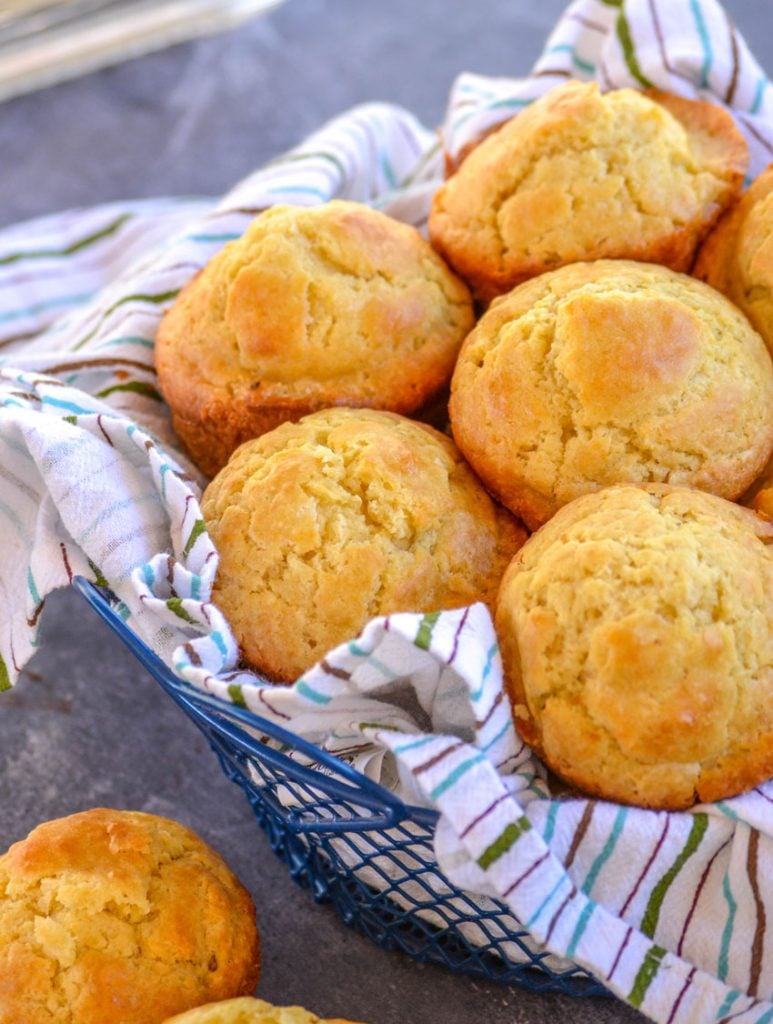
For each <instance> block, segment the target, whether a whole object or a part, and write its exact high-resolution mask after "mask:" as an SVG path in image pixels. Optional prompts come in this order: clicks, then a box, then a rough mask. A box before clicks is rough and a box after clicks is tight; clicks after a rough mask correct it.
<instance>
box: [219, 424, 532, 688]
mask: <svg viewBox="0 0 773 1024" xmlns="http://www.w3.org/2000/svg"><path fill="white" fill-rule="evenodd" d="M201 507H202V514H203V516H204V520H205V522H206V525H207V529H208V531H209V534H210V536H211V538H212V541H213V543H214V544H215V547H216V548H217V550H218V553H219V558H220V560H219V563H218V570H217V575H216V579H215V584H214V588H213V594H212V599H213V601H214V602H215V603H216V604H217V605H218V607H219V608H220V609H221V610H222V612H223V613H224V615H225V616H226V618H227V619H228V621H229V623H230V625H231V627H232V629H233V631H234V634H235V636H236V637H237V639H238V641H239V643H240V645H241V648H242V653H243V655H244V657H245V659H246V660H247V661H248V662H250V663H251V664H252V665H253V666H254V667H255V668H257V669H258V670H259V671H260V672H263V673H264V674H265V675H267V676H269V677H270V678H272V679H276V680H279V681H284V682H290V681H292V680H294V679H295V678H296V677H297V676H299V675H301V673H303V672H304V671H305V670H306V669H308V668H310V667H311V665H313V664H314V662H315V661H317V660H318V659H319V658H321V657H322V656H323V655H324V654H325V653H326V652H327V651H328V650H329V649H330V648H332V647H335V646H336V645H337V644H339V643H342V642H343V641H345V640H349V639H351V638H352V637H354V636H356V635H357V634H358V633H359V632H360V630H361V629H362V628H363V626H364V625H365V623H366V622H367V621H368V619H370V618H372V617H374V616H377V615H387V614H391V613H392V612H399V611H412V612H430V611H438V610H441V609H447V608H458V607H461V606H463V605H466V604H471V603H472V602H474V601H485V602H487V603H488V604H489V605H490V606H493V601H494V597H495V595H496V591H497V587H498V586H499V581H500V578H501V576H502V573H503V572H504V570H505V567H506V566H507V564H508V562H509V561H510V559H511V558H512V556H513V555H514V554H515V552H516V551H517V550H518V548H519V546H520V545H521V544H522V543H523V541H524V540H525V537H526V534H525V531H524V530H523V528H522V527H521V526H520V525H519V524H518V523H516V522H515V520H513V519H512V518H511V516H510V515H509V513H507V512H506V511H505V510H504V509H502V508H500V507H498V506H497V505H495V503H494V502H493V501H492V500H491V498H490V497H489V496H488V494H487V493H486V491H485V490H484V489H483V487H482V485H481V484H480V482H479V481H478V479H477V478H476V477H475V475H474V474H473V473H472V471H471V470H470V469H469V467H468V466H467V464H466V462H465V461H464V459H463V458H462V456H461V455H460V453H459V452H458V450H457V448H456V446H455V445H454V444H453V442H452V441H450V440H449V439H448V438H447V437H445V436H444V435H443V434H440V433H438V432H437V431H436V430H434V429H433V428H431V427H428V426H426V425H424V424H421V423H417V422H415V421H413V420H408V419H406V418H405V417H402V416H398V415H396V414H394V413H387V412H378V411H375V410H367V409H360V410H354V409H328V410H324V411H322V412H318V413H313V414H312V415H310V416H307V417H305V418H304V419H302V420H301V421H300V422H299V423H286V424H283V425H282V426H281V427H277V428H276V429H275V430H273V431H271V432H270V433H268V434H264V435H263V436H262V437H259V438H256V439H255V440H253V441H250V442H247V443H246V444H244V445H242V447H241V448H239V449H238V451H237V452H236V453H235V454H234V455H233V456H232V458H231V460H230V461H229V463H228V465H227V466H226V467H225V468H224V469H223V470H222V471H221V472H220V473H219V474H218V475H217V476H216V477H215V479H214V480H213V481H212V482H211V483H210V485H209V486H208V488H207V489H206V491H205V493H204V496H203V498H202V506H201Z"/></svg>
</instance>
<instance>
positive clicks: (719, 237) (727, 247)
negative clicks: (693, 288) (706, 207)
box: [693, 164, 773, 352]
mask: <svg viewBox="0 0 773 1024" xmlns="http://www.w3.org/2000/svg"><path fill="white" fill-rule="evenodd" d="M693 273H694V274H695V276H696V277H699V278H701V280H703V281H707V282H708V283H709V284H710V285H712V286H713V287H714V288H717V289H718V290H719V291H721V292H722V293H723V294H724V295H727V297H728V298H729V299H732V300H733V302H734V303H735V304H736V305H737V306H740V308H741V309H742V310H743V311H744V313H746V315H747V316H748V317H749V319H750V320H751V322H752V323H753V324H754V326H755V327H756V328H757V330H758V331H759V332H760V334H761V335H762V337H763V338H764V339H765V341H766V343H767V345H768V348H769V349H770V350H771V352H773V164H771V165H770V167H768V168H767V169H766V170H765V171H763V172H762V174H761V175H760V176H759V177H758V178H755V180H754V181H753V182H752V184H751V185H750V186H749V188H748V189H747V190H746V191H745V192H744V193H743V195H742V196H741V198H740V200H739V201H738V203H736V205H735V206H734V207H733V208H732V209H731V210H730V211H729V212H728V213H726V214H725V216H724V217H723V218H722V219H721V220H720V222H719V224H718V225H717V226H716V228H715V229H714V230H713V231H712V232H711V234H710V235H709V237H708V238H707V239H706V241H705V242H704V244H703V246H702V248H701V250H700V252H699V253H698V259H697V260H696V262H695V270H694V271H693Z"/></svg>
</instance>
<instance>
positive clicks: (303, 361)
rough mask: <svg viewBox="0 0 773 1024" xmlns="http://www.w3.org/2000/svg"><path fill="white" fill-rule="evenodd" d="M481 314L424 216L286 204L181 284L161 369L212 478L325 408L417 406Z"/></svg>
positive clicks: (161, 343) (179, 424)
mask: <svg viewBox="0 0 773 1024" xmlns="http://www.w3.org/2000/svg"><path fill="white" fill-rule="evenodd" d="M473 322H474V321H473V312H472V301H471V298H470V294H469V292H468V290H467V287H466V286H465V285H464V284H463V283H462V282H461V281H460V280H459V279H458V278H457V277H456V276H455V275H454V274H452V273H451V271H450V270H449V269H448V267H447V266H446V265H445V263H444V262H443V260H442V259H441V258H440V257H439V256H438V255H437V254H436V253H435V251H434V250H433V249H432V247H431V246H430V245H429V243H428V242H426V241H425V240H424V239H423V238H422V237H421V235H420V234H419V233H418V231H416V229H415V228H412V227H409V226H408V225H406V224H401V223H399V222H398V221H396V220H392V219H391V218H390V217H387V216H385V215H384V214H382V213H379V212H378V211H376V210H372V209H370V208H369V207H367V206H363V205H360V204H359V203H350V202H342V201H333V202H330V203H325V204H324V205H323V206H316V207H313V208H310V209H309V208H305V207H296V206H275V207H273V208H272V209H270V210H267V211H265V212H264V213H262V214H261V215H260V216H259V217H257V218H256V219H255V220H254V221H253V223H252V224H251V226H250V227H249V228H248V230H247V231H246V233H245V234H244V236H243V237H242V238H240V239H238V240H236V241H234V242H230V243H229V244H228V245H226V246H225V248H224V249H222V250H221V251H220V253H219V254H218V255H217V256H215V257H214V259H213V260H211V262H210V263H209V264H208V265H207V266H206V267H205V268H204V270H203V271H202V272H201V273H200V274H199V275H197V276H196V277H195V278H194V279H193V280H192V281H191V282H190V283H189V284H188V285H187V286H186V287H185V288H184V289H183V290H182V292H181V293H180V295H179V297H178V298H177V300H176V302H175V303H174V305H173V306H172V308H171V309H170V310H169V312H168V313H167V315H166V316H165V317H164V319H163V321H162V323H161V327H160V329H159V332H158V337H157V339H156V353H155V359H156V369H157V371H158V377H159V383H160V386H161V390H162V391H163V394H164V397H165V398H166V400H167V402H168V403H169V405H170V406H171V409H172V423H173V425H174V428H175V431H176V432H177V434H178V436H179V438H180V440H181V441H182V442H183V444H184V445H185V447H186V448H187V449H188V451H189V452H190V454H191V456H192V458H193V460H194V462H196V464H197V465H198V466H199V468H200V469H202V470H203V471H204V472H205V473H207V474H208V475H210V476H211V475H213V474H214V473H215V472H216V471H217V470H218V469H220V468H221V467H222V466H223V465H225V463H226V461H227V459H228V457H229V455H230V454H231V452H232V451H233V450H234V449H235V448H236V447H237V446H238V445H239V444H241V443H242V442H243V441H246V440H248V439H249V438H251V437H257V436H258V435H260V434H262V433H264V432H265V431H267V430H271V429H272V428H273V427H276V426H278V425H279V424H280V423H284V422H285V421H287V420H297V419H300V418H301V416H304V415H306V414H307V413H309V412H313V411H314V410H316V409H322V408H326V407H328V406H336V405H350V406H368V407H374V408H380V409H392V410H394V411H395V412H401V413H410V412H414V411H415V410H417V409H419V408H420V407H421V406H422V405H423V404H424V403H425V402H427V401H428V400H429V399H430V398H431V397H432V396H433V395H434V394H435V392H437V391H438V390H439V389H441V388H442V387H443V386H444V385H446V384H447V383H448V380H449V379H450V377H451V371H452V370H453V365H454V361H455V359H456V355H457V353H458V351H459V346H460V345H461V343H462V340H463V339H464V336H465V335H466V334H467V332H468V331H469V330H470V328H471V327H472V325H473Z"/></svg>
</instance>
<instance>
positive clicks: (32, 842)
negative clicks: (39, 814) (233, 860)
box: [0, 808, 259, 1024]
mask: <svg viewBox="0 0 773 1024" xmlns="http://www.w3.org/2000/svg"><path fill="white" fill-rule="evenodd" d="M258 973H259V943H258V933H257V929H256V927H255V911H254V907H253V905H252V900H251V899H250V896H249V894H248V893H247V891H246V890H245V889H244V888H243V887H242V885H241V884H240V883H239V881H238V879H237V878H236V877H235V876H234V875H233V874H232V872H231V871H230V870H229V869H228V867H227V866H226V864H225V863H224V862H223V861H222V860H221V858H220V857H219V856H218V855H217V854H216V853H215V852H214V850H212V849H210V847H208V846H207V845H206V844H205V843H204V842H203V841H202V840H201V839H200V838H199V837H198V836H197V835H195V834H194V833H193V832H191V831H189V830H188V829H187V828H184V827H183V826H182V825H179V824H177V822H174V821H168V820H167V819H165V818H159V817H156V816H155V815H151V814H142V813H139V812H133V811H116V810H110V809H105V808H98V809H95V810H90V811H84V812H83V813H81V814H73V815H71V816H70V817H67V818H60V819H57V820H55V821H49V822H46V823H45V824H43V825H39V826H38V827H37V828H35V829H33V831H32V832H30V834H29V835H28V836H27V838H26V839H23V840H21V841H20V842H18V843H15V844H14V845H13V846H11V847H10V849H9V850H8V851H7V852H6V853H5V854H4V855H3V856H2V857H0V1022H1V1024H23V1022H28V1024H32V1022H34V1024H107V1022H108V1021H111V1022H115V1024H158V1022H159V1021H161V1020H164V1018H166V1017H168V1016H169V1015H170V1014H173V1013H178V1012H180V1011H181V1010H185V1009H188V1008H189V1007H191V1006H196V1005H198V1004H200V1003H202V1002H205V1001H206V1000H213V999H225V998H230V997H232V996H237V995H243V994H247V993H249V992H252V990H253V988H254V987H255V984H256V982H257V980H258Z"/></svg>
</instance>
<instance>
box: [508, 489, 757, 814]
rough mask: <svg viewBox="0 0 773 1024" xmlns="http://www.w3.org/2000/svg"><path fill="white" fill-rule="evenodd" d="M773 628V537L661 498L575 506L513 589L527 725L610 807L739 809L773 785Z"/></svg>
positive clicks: (515, 666) (718, 508) (545, 533)
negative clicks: (732, 800)
mask: <svg viewBox="0 0 773 1024" xmlns="http://www.w3.org/2000/svg"><path fill="white" fill-rule="evenodd" d="M772 621H773V524H771V523H768V522H766V521H765V520H763V519H762V518H761V517H759V516H756V515H755V514H754V513H752V512H750V511H749V510H748V509H744V508H741V507H740V506H738V505H734V504H732V503H731V502H727V501H724V500H723V499H721V498H716V497H714V496H713V495H709V494H705V493H703V492H701V491H694V490H688V489H683V488H672V487H667V486H664V485H647V486H643V487H634V486H630V485H626V486H621V487H613V488H608V489H606V490H604V491H599V492H597V493H595V494H589V495H586V496H585V497H582V498H578V499H577V500H576V501H574V502H572V503H571V504H570V505H567V506H565V507H564V508H563V509H561V511H560V512H558V513H557V514H556V515H555V516H554V518H553V519H551V520H550V522H549V523H548V524H547V525H546V526H544V527H543V528H542V529H541V530H539V531H538V532H537V533H535V534H533V535H532V537H531V538H530V539H529V540H528V541H527V543H526V544H525V545H524V546H523V547H522V548H521V550H520V552H519V553H518V555H517V556H516V557H515V558H514V559H513V562H512V564H511V565H510V567H509V568H508V570H507V572H506V573H505V576H504V578H503V580H502V587H501V589H500V593H499V598H498V601H497V611H496V629H497V636H498V638H499V642H500V646H501V650H502V659H503V664H504V670H505V677H506V684H507V687H508V691H509V694H510V697H511V700H512V704H513V713H514V718H515V722H516V725H517V727H518V729H519V731H520V732H521V735H522V736H523V737H524V739H525V740H526V741H527V742H528V743H529V744H530V745H531V746H532V747H533V748H534V750H535V751H536V752H537V753H538V754H539V755H540V756H541V757H542V758H544V760H545V761H546V763H547V764H548V765H549V766H550V767H551V768H552V769H553V771H554V772H555V773H556V774H557V775H559V776H560V777H561V778H563V779H565V780H566V781H567V782H569V783H570V784H572V785H574V786H577V787H578V788H580V789H581V790H584V791H585V792H587V793H590V794H592V795H594V796H598V797H601V798H603V799H607V800H615V801H619V802H621V803H630V804H638V805H641V806H644V807H656V808H664V809H670V810H678V809H680V808H685V807H689V806H690V805H691V804H693V803H695V802H696V801H713V800H720V799H724V798H725V797H728V796H732V795H734V794H736V793H739V792H741V791H743V790H746V789H749V788H751V787H752V786H755V785H757V784H758V783H760V782H762V781H764V780H765V779H767V778H768V777H769V776H770V775H771V773H773V633H771V629H770V624H771V622H772Z"/></svg>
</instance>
